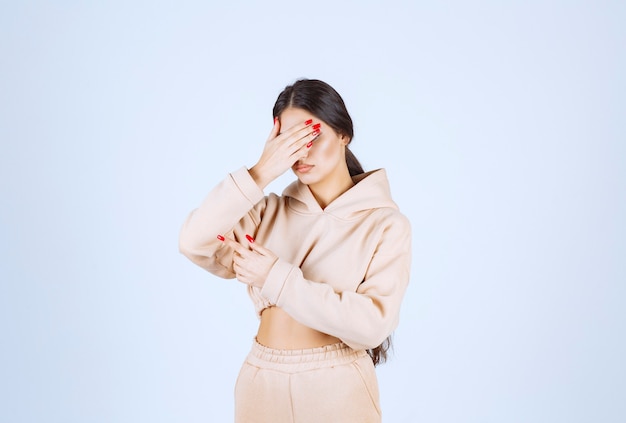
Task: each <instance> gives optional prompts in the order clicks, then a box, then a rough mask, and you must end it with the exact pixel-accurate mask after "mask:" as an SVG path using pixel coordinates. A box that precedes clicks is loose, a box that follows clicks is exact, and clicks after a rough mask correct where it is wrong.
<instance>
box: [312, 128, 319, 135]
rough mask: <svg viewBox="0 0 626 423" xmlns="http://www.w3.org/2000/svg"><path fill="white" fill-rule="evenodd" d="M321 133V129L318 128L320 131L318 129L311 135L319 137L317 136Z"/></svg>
mask: <svg viewBox="0 0 626 423" xmlns="http://www.w3.org/2000/svg"><path fill="white" fill-rule="evenodd" d="M320 132H321V131H320V130H319V128H318V129H316V130H315V131H313V132H311V134H313V135H315V136H317V135H319V134H320Z"/></svg>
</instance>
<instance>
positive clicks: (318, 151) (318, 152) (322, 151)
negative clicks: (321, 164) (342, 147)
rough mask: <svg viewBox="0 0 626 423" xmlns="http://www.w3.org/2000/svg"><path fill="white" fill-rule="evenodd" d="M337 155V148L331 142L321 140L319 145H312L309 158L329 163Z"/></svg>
mask: <svg viewBox="0 0 626 423" xmlns="http://www.w3.org/2000/svg"><path fill="white" fill-rule="evenodd" d="M338 155H339V146H338V145H337V143H335V142H332V140H322V141H320V142H319V143H315V142H314V143H313V147H311V153H310V156H313V157H314V158H315V159H316V160H320V161H325V162H329V161H332V160H333V159H334V158H335V157H336V156H338Z"/></svg>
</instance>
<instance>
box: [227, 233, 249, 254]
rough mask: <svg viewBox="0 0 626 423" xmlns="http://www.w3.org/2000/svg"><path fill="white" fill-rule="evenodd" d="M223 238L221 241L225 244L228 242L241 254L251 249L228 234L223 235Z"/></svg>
mask: <svg viewBox="0 0 626 423" xmlns="http://www.w3.org/2000/svg"><path fill="white" fill-rule="evenodd" d="M222 238H223V240H221V241H222V242H223V243H224V244H226V245H228V246H229V247H231V248H232V249H233V250H235V251H236V252H237V253H238V254H240V255H242V254H245V253H246V252H247V251H250V250H249V249H247V248H246V247H244V246H243V245H241V244H240V243H238V242H237V241H235V240H234V239H232V238H229V237H227V236H222Z"/></svg>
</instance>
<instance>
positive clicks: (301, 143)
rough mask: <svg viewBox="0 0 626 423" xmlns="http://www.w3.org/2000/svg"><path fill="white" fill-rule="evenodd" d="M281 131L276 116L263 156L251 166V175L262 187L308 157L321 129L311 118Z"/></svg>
mask: <svg viewBox="0 0 626 423" xmlns="http://www.w3.org/2000/svg"><path fill="white" fill-rule="evenodd" d="M279 133H280V121H279V120H278V119H277V118H276V119H274V127H273V128H272V132H270V135H269V137H268V139H267V142H266V143H265V148H264V149H263V154H261V158H260V159H259V161H258V162H257V164H255V165H254V166H253V167H252V168H250V175H251V176H252V178H253V179H254V180H255V182H256V183H257V185H259V187H261V189H263V188H265V187H266V186H267V185H268V184H269V183H270V182H272V181H273V180H274V179H276V178H278V177H279V176H280V175H282V174H283V173H285V171H287V170H288V169H289V168H290V167H291V166H293V164H294V163H295V162H297V161H298V160H300V159H302V158H304V157H306V155H307V151H308V150H309V148H311V145H313V144H312V141H313V140H314V139H315V138H317V136H318V135H319V134H320V130H319V124H315V125H313V120H312V119H309V120H307V121H306V122H302V123H299V124H297V125H294V126H292V127H291V128H289V129H287V130H286V131H284V132H283V133H280V134H279Z"/></svg>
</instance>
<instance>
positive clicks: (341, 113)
mask: <svg viewBox="0 0 626 423" xmlns="http://www.w3.org/2000/svg"><path fill="white" fill-rule="evenodd" d="M289 107H294V108H297V109H303V110H306V111H307V112H309V113H311V114H312V115H313V116H315V117H317V118H319V119H320V120H322V121H324V122H326V123H327V124H328V125H329V126H330V127H331V128H333V130H334V131H335V132H336V133H338V134H340V135H344V136H347V137H348V139H349V140H348V144H350V143H351V142H352V138H353V137H354V128H353V126H352V118H351V117H350V114H349V113H348V109H347V108H346V105H345V103H344V102H343V99H342V98H341V96H340V95H339V93H338V92H337V91H335V89H334V88H333V87H331V86H330V85H328V84H327V83H325V82H323V81H320V80H317V79H300V80H298V81H296V82H294V83H293V84H292V85H288V86H287V87H285V89H284V90H283V92H281V93H280V94H279V95H278V98H277V99H276V103H275V104H274V109H273V111H272V112H273V114H274V117H279V116H280V115H281V113H282V112H283V111H284V110H285V109H287V108H289ZM346 164H347V165H348V171H349V172H350V176H356V175H359V174H361V173H363V172H364V170H363V167H362V166H361V163H359V161H358V160H357V158H356V157H355V156H354V154H352V152H351V151H350V149H349V148H348V146H347V145H346ZM390 348H391V336H389V337H387V339H385V340H384V341H383V343H382V344H380V345H379V346H377V347H375V348H372V349H368V350H367V353H368V354H369V356H370V357H371V358H372V361H373V362H374V365H375V366H376V365H378V364H382V363H384V362H385V361H387V352H388V351H389V349H390Z"/></svg>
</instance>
